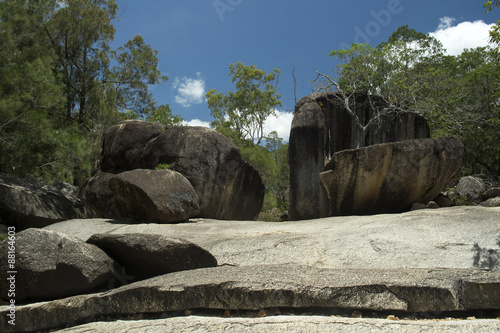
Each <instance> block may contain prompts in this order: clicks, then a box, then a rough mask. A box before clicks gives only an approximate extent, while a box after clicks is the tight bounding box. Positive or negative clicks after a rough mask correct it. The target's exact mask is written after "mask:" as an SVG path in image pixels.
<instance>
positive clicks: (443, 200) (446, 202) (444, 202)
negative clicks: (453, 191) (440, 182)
mask: <svg viewBox="0 0 500 333" xmlns="http://www.w3.org/2000/svg"><path fill="white" fill-rule="evenodd" d="M433 201H434V202H435V203H437V204H438V205H439V207H443V208H444V207H451V206H453V201H452V200H451V199H450V198H448V197H447V196H446V195H444V194H443V193H440V194H439V195H438V196H437V197H435V198H434V200H433Z"/></svg>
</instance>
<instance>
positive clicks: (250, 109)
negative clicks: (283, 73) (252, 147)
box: [206, 62, 281, 145]
mask: <svg viewBox="0 0 500 333" xmlns="http://www.w3.org/2000/svg"><path fill="white" fill-rule="evenodd" d="M279 73H280V71H279V70H278V69H276V68H275V69H273V70H272V71H271V72H270V73H266V72H265V71H263V70H260V69H258V68H257V67H256V66H255V65H251V66H246V65H245V64H243V63H241V62H238V63H236V64H231V65H230V66H229V76H232V78H231V82H233V83H235V85H236V91H228V92H227V94H225V93H223V92H217V90H215V89H211V90H209V91H208V93H207V94H206V98H207V103H208V107H209V109H210V111H211V115H212V117H213V118H214V121H212V123H211V126H212V127H214V128H216V129H221V128H224V127H227V128H230V129H231V130H233V131H235V132H236V133H237V135H238V136H239V138H240V139H249V140H250V141H252V142H255V144H257V145H258V144H260V143H261V141H262V140H263V139H265V138H266V136H267V134H268V133H264V122H265V120H266V119H267V118H268V117H269V116H270V115H273V114H275V108H276V107H277V106H281V100H280V98H281V96H280V95H279V94H278V93H277V92H276V84H277V82H278V76H279Z"/></svg>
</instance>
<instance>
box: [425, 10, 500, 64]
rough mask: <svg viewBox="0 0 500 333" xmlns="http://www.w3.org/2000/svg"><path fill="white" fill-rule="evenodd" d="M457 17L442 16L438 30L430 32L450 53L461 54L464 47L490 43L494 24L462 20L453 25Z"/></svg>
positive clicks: (468, 47)
mask: <svg viewBox="0 0 500 333" xmlns="http://www.w3.org/2000/svg"><path fill="white" fill-rule="evenodd" d="M454 21H455V19H454V18H452V17H448V16H445V17H442V18H441V19H440V23H439V26H438V28H437V30H436V31H434V32H431V33H429V35H430V36H432V37H434V38H436V39H437V40H439V41H440V42H441V43H443V47H444V48H445V49H446V50H447V53H448V54H450V55H459V54H461V53H462V52H463V50H464V49H470V48H475V47H480V46H486V45H488V41H489V31H490V29H491V27H492V26H493V24H486V23H485V22H484V21H481V20H479V21H474V22H469V21H466V22H462V23H459V24H457V25H455V26H454V25H453V23H454Z"/></svg>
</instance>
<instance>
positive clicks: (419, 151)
mask: <svg viewBox="0 0 500 333" xmlns="http://www.w3.org/2000/svg"><path fill="white" fill-rule="evenodd" d="M463 151H464V147H463V144H462V143H461V141H460V140H459V139H457V138H439V139H419V140H407V141H400V142H395V143H384V144H378V145H373V146H368V147H364V148H360V149H351V150H344V151H341V152H338V153H335V154H334V155H333V157H332V159H331V160H330V162H329V163H328V164H327V165H326V166H325V168H324V171H323V172H322V173H321V174H320V178H321V182H322V183H323V185H324V186H325V188H326V190H327V192H328V198H329V201H330V205H331V209H332V215H359V214H377V213H395V212H402V211H406V210H409V209H410V208H411V206H412V204H413V203H416V202H418V203H427V202H429V201H431V200H432V199H434V198H435V197H437V196H438V194H439V193H440V192H441V190H442V189H443V188H444V187H445V186H446V184H447V183H448V182H449V181H450V180H451V179H452V178H453V177H454V176H455V175H456V174H457V173H458V171H460V168H461V166H462V159H463Z"/></svg>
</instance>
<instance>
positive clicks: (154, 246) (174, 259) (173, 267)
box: [87, 234, 217, 279]
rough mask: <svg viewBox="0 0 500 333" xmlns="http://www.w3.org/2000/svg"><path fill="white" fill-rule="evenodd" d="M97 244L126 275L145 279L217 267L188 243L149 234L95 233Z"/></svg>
mask: <svg viewBox="0 0 500 333" xmlns="http://www.w3.org/2000/svg"><path fill="white" fill-rule="evenodd" d="M87 243H89V244H93V245H96V246H97V247H99V248H100V249H102V250H103V251H104V252H106V253H107V254H108V255H109V256H110V257H112V258H114V259H115V260H116V261H117V262H118V263H119V264H120V265H121V266H122V267H124V268H125V269H126V272H127V274H128V275H133V276H135V277H137V278H138V279H146V278H150V277H154V276H158V275H163V274H167V273H171V272H177V271H184V270H190V269H196V268H203V267H215V266H217V260H216V259H215V258H214V257H213V256H212V255H211V254H210V253H209V252H208V251H206V250H204V249H202V248H201V247H199V246H197V245H196V244H193V243H191V242H188V241H185V240H182V239H175V238H168V237H165V236H161V235H151V234H122V235H117V234H95V235H93V236H92V237H90V239H89V240H87Z"/></svg>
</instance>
